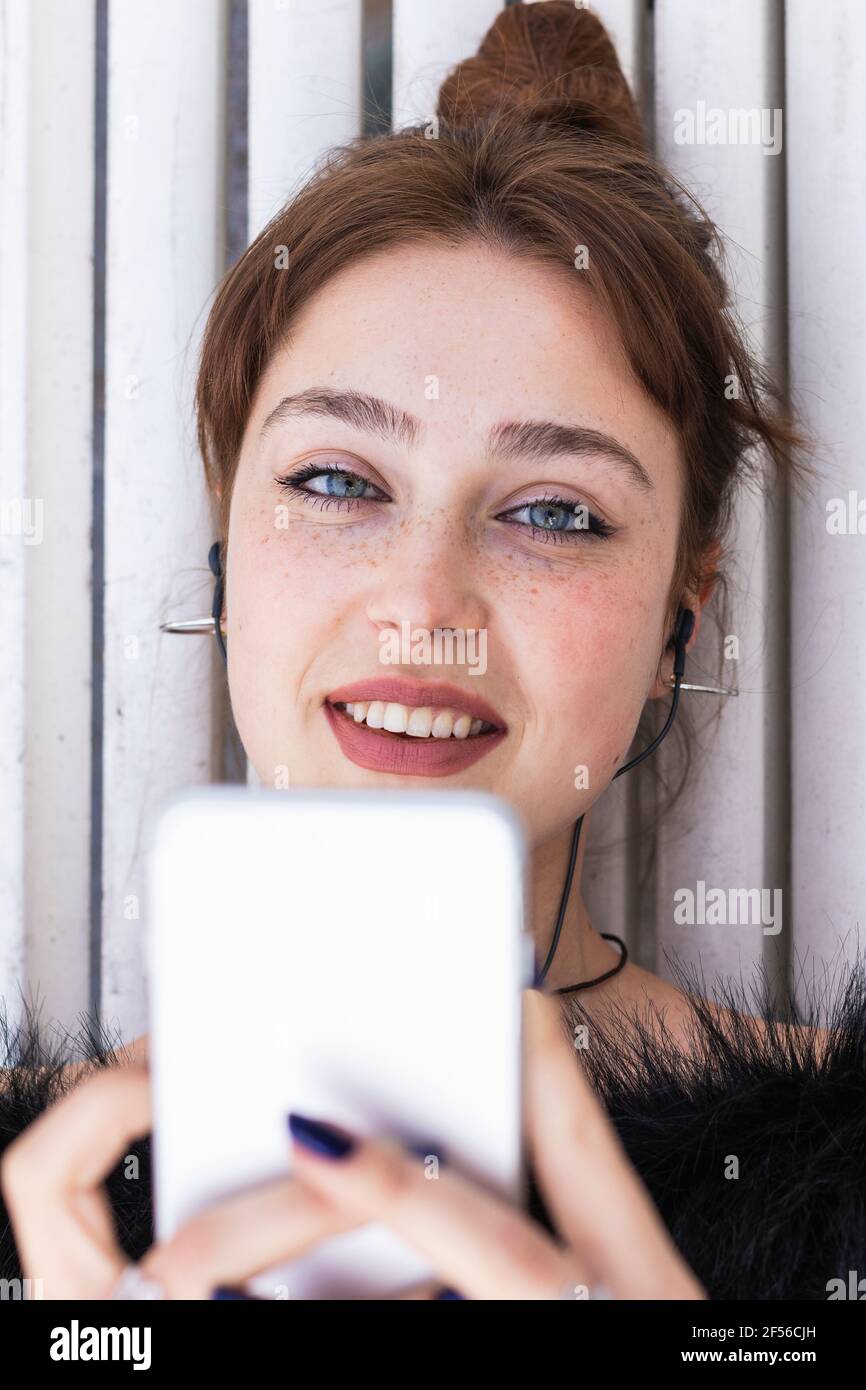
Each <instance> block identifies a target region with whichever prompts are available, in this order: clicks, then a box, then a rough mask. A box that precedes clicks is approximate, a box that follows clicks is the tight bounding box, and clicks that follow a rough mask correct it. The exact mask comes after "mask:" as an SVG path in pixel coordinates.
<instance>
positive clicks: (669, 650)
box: [647, 541, 722, 700]
mask: <svg viewBox="0 0 866 1390" xmlns="http://www.w3.org/2000/svg"><path fill="white" fill-rule="evenodd" d="M721 548H722V547H721V544H720V543H719V542H718V541H714V542H713V544H712V545H711V546H709V547H708V549H707V550H706V552H705V556H704V563H703V565H702V575H703V576H704V577H703V579H702V582H701V583H700V585H699V586H698V587H697V588H696V589H689V590H687V591H686V593H685V594H684V595H683V597H682V599H681V600H680V607H682V608H691V610H692V612H693V613H694V615H695V625H694V627H693V628H692V635H691V637H690V638H689V640H688V642H687V643H686V656H687V657H688V653H689V652H690V651H691V650H692V649H693V647H694V645H695V643H696V642H697V640H698V634H699V633H700V630H701V618H702V616H703V610H704V608H706V606H707V604H708V603H709V601H710V599H711V598H712V596H713V591H714V590H715V587H716V568H717V565H718V561H719V555H720V553H721ZM669 636H670V633H666V634H665V637H666V638H667V637H669ZM673 669H674V649H673V647H666V648H665V650H664V651H663V652H662V654H661V659H660V661H659V669H658V673H657V675H656V679H655V680H654V682H653V685H652V688H651V690H650V692H649V694H648V696H647V699H649V700H659V699H661V698H662V697H663V696H665V695H670V693H671V690H672V689H673V687H672V686H671V685H670V684H669V681H670V677H671V676H672V675H673ZM685 679H686V680H688V662H687V664H686V676H685Z"/></svg>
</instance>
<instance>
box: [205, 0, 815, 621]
mask: <svg viewBox="0 0 866 1390" xmlns="http://www.w3.org/2000/svg"><path fill="white" fill-rule="evenodd" d="M437 127H438V128H437ZM431 136H432V138H431ZM469 240H478V241H480V242H482V243H485V244H487V245H489V246H490V247H491V248H493V249H496V250H501V251H503V252H506V253H508V254H510V255H513V256H519V257H524V258H526V259H527V260H530V261H532V262H534V263H540V264H546V265H549V266H551V267H552V268H555V269H556V270H557V271H558V272H559V273H563V272H568V273H569V274H572V275H575V274H577V275H579V276H580V277H582V278H581V283H583V284H585V285H586V286H587V287H588V288H589V290H590V291H591V292H592V293H593V294H594V295H595V296H597V298H598V301H599V302H600V303H601V305H602V306H603V307H604V308H605V309H606V310H607V311H608V313H609V314H610V316H611V317H612V319H613V321H614V323H615V325H616V327H617V328H618V330H619V334H620V337H621V340H622V344H623V347H624V350H625V353H626V355H627V358H628V360H629V362H630V364H631V368H632V371H633V372H634V375H635V377H636V379H637V381H638V382H639V383H640V384H641V385H642V387H643V388H644V390H645V391H646V392H647V393H648V394H649V396H650V397H651V398H652V399H653V400H654V401H655V402H656V403H657V404H658V405H659V406H660V407H661V409H662V410H663V411H664V412H665V413H666V414H667V416H668V417H669V418H670V420H671V421H672V422H673V424H674V425H675V427H676V429H677V431H678V434H679V438H680V441H681V444H682V450H683V456H684V458H685V461H686V483H685V497H684V505H683V515H682V518H681V525H680V532H679V544H678V550H677V555H676V561H675V565H674V572H673V575H672V579H671V585H670V591H669V596H668V598H669V618H670V627H672V626H673V621H674V619H675V616H676V611H677V608H678V606H679V603H680V601H681V599H682V597H683V594H684V592H685V590H686V588H688V587H694V588H696V589H697V590H698V591H699V592H706V589H707V586H708V585H709V583H710V582H711V581H712V580H716V581H718V583H719V584H720V586H721V588H722V589H723V590H724V587H725V580H724V574H723V571H722V566H721V563H720V562H719V557H720V556H721V554H722V551H723V547H724V542H725V539H726V537H727V534H728V531H729V528H730V524H731V521H732V517H733V503H734V498H735V486H736V485H737V484H739V483H740V482H742V481H744V480H745V479H746V478H747V477H753V478H757V477H758V476H759V475H760V473H761V471H762V468H763V466H764V461H765V460H766V459H769V461H770V462H771V463H772V464H773V465H774V468H775V470H776V472H777V475H780V476H781V477H782V478H783V479H784V480H789V479H790V480H792V481H793V482H794V483H795V485H796V484H797V483H798V482H799V481H800V480H801V479H802V478H804V477H805V476H806V473H807V470H806V469H804V468H803V466H802V464H801V463H800V461H799V459H798V452H799V450H800V448H801V446H802V445H803V443H804V442H805V441H804V439H803V437H802V436H801V435H800V434H799V432H798V431H797V429H796V427H795V426H794V424H793V423H792V422H791V420H790V419H789V418H788V417H787V416H786V415H785V414H784V413H783V412H782V411H781V410H780V409H779V408H778V406H777V404H776V403H775V402H774V392H773V389H772V385H771V382H770V380H769V378H768V376H767V375H766V373H765V370H764V369H763V367H762V366H761V365H760V364H759V363H757V362H756V361H755V360H754V359H753V357H752V354H751V351H750V349H749V346H748V344H747V342H746V338H745V335H744V333H743V331H742V329H741V327H740V326H739V325H738V323H737V321H736V318H735V316H734V314H733V311H732V309H731V306H730V303H729V297H728V292H727V288H726V284H725V278H724V275H723V273H722V269H721V266H722V263H723V249H722V246H721V240H720V237H719V235H718V233H717V231H716V228H715V227H714V226H713V224H712V223H711V221H710V220H709V218H708V217H707V215H706V214H705V213H704V211H703V209H702V208H701V207H700V205H699V204H698V203H697V202H696V201H695V200H694V199H693V198H692V197H691V195H690V194H689V193H688V192H687V190H686V189H684V188H683V187H682V186H681V185H680V184H679V183H678V182H677V181H676V180H675V179H673V178H672V176H671V175H670V174H668V173H667V172H666V171H665V170H664V169H663V168H662V167H661V166H660V165H659V164H658V163H657V161H656V160H655V158H654V157H653V155H652V154H651V153H650V152H649V150H648V149H647V147H646V144H645V140H644V134H643V127H642V122H641V118H640V115H639V113H638V110H637V108H636V106H635V103H634V100H633V98H632V96H631V93H630V91H629V88H628V84H627V83H626V81H625V78H624V76H623V73H622V70H621V68H620V66H619V63H618V61H617V58H616V54H615V51H614V48H613V45H612V44H611V41H610V39H609V37H608V35H607V32H606V30H605V29H604V27H603V25H602V24H601V23H600V21H599V20H598V19H597V18H596V17H595V16H594V15H593V14H591V13H590V12H589V11H587V10H584V9H582V8H578V7H575V6H574V5H573V4H572V3H570V0H545V3H537V4H532V5H523V4H514V5H510V6H508V7H507V8H506V9H503V10H502V11H501V12H500V14H499V15H498V16H497V18H496V20H495V22H494V23H493V25H492V26H491V28H490V30H489V31H488V33H487V34H486V36H485V38H484V39H483V41H482V43H481V46H480V48H479V50H478V53H477V55H476V56H475V57H472V58H470V59H468V60H467V61H465V62H462V63H460V64H458V66H457V67H456V68H455V69H454V71H453V72H452V73H451V74H450V75H449V76H448V77H447V78H446V80H445V82H444V83H443V84H442V87H441V90H440V93H439V99H438V105H437V112H436V123H433V122H430V123H428V125H417V126H414V127H410V128H408V129H402V130H398V131H395V132H392V133H389V134H384V135H380V136H376V137H373V138H367V139H364V138H358V139H356V140H354V141H352V142H350V143H349V144H347V145H343V146H339V147H337V148H335V149H333V150H332V151H330V152H329V153H328V154H327V155H326V157H325V159H324V161H323V163H322V164H321V165H320V166H319V167H318V168H317V170H316V171H315V173H314V174H313V175H312V177H311V178H310V180H309V181H308V182H307V184H306V185H305V186H304V187H303V188H302V189H301V191H300V192H299V193H297V195H295V196H294V197H292V198H291V200H290V201H289V202H288V203H286V205H285V206H284V207H283V208H282V209H281V210H280V211H279V212H278V213H277V214H276V215H275V216H274V217H273V218H272V219H271V221H270V222H269V223H268V224H267V226H266V227H265V228H264V229H263V230H262V231H261V232H260V233H259V235H258V236H257V237H256V239H255V241H254V242H253V243H252V244H251V245H250V247H249V248H248V249H247V251H246V252H245V253H244V255H243V256H242V257H241V258H240V260H238V262H237V263H236V264H235V265H234V266H233V267H232V269H231V270H230V271H229V272H228V274H227V275H226V277H225V279H224V280H223V282H222V284H221V286H220V288H219V291H218V293H217V295H216V299H215V302H214V304H213V307H212V310H211V313H210V316H209V319H208V322H207V326H206V329H205V334H204V339H203V346H202V356H201V365H200V371H199V376H198V383H197V390H196V408H197V416H198V439H199V446H200V449H201V453H202V457H203V459H204V463H205V469H206V474H207V479H208V482H209V484H210V486H211V487H214V486H215V485H217V484H219V485H221V487H222V497H221V504H220V517H219V520H220V536H221V539H222V540H223V541H224V539H225V536H226V535H227V530H228V515H229V507H230V505H231V492H232V483H233V479H234V473H235V469H236V467H237V462H238V455H239V451H240V445H241V440H242V437H243V433H244V429H245V426H246V423H247V419H248V415H249V410H250V406H251V403H252V399H253V395H254V392H255V389H256V385H257V383H258V381H259V379H260V377H261V374H262V372H263V371H264V369H265V367H266V365H267V364H268V362H269V360H270V358H271V356H272V354H273V353H274V352H275V351H276V350H277V349H278V348H279V347H281V346H282V345H283V344H284V343H285V342H286V341H287V339H288V338H289V335H290V330H291V325H292V321H293V319H294V316H295V315H296V314H297V312H298V310H299V309H300V307H301V306H302V305H303V304H305V303H306V302H307V301H308V300H309V298H310V296H311V295H314V294H315V293H316V291H317V290H318V289H320V288H321V287H322V286H323V285H324V284H325V283H326V282H327V281H328V279H329V278H330V277H331V276H333V275H334V274H336V273H337V272H338V271H339V270H341V269H342V268H343V267H345V266H348V265H350V264H353V263H356V262H358V261H359V260H360V259H361V258H362V257H364V256H367V255H371V254H376V253H379V252H381V251H383V250H384V249H386V248H388V247H392V246H399V245H401V244H406V243H409V242H430V241H435V242H438V243H440V244H442V243H444V244H448V245H458V244H460V243H462V242H466V241H469ZM578 245H583V246H586V247H587V248H588V265H587V267H586V268H585V269H581V270H579V271H578V270H576V269H575V248H576V246H578ZM280 248H286V249H287V252H288V269H281V268H277V266H279V265H281V264H282V262H281V261H280V259H279V251H280ZM275 262H276V264H275ZM732 384H733V385H732ZM726 387H728V388H729V389H728V390H726ZM755 445H758V446H762V449H761V450H760V453H761V454H762V455H763V459H762V458H759V453H758V452H757V451H755V450H754V448H752V447H751V446H755ZM669 630H670V629H669Z"/></svg>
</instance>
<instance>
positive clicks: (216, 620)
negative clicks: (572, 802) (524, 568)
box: [208, 541, 695, 994]
mask: <svg viewBox="0 0 866 1390" xmlns="http://www.w3.org/2000/svg"><path fill="white" fill-rule="evenodd" d="M208 565H209V566H210V569H211V573H212V574H213V575H215V577H216V584H215V585H214V596H213V608H212V610H211V614H212V617H213V624H214V633H215V635H216V639H217V642H218V644H219V649H220V651H221V653H222V657H223V661H224V662H225V663H226V665H228V654H227V652H226V645H225V641H224V639H223V634H222V626H221V622H222V611H223V584H224V580H223V572H222V565H221V563H220V547H219V541H214V543H213V545H212V546H211V548H210V551H209V552H208ZM694 626H695V615H694V612H693V611H692V609H691V608H680V609H679V611H678V613H677V621H676V626H675V627H674V631H673V635H672V636H671V638H670V640H669V641H668V644H667V645H668V648H670V647H673V648H674V669H673V679H674V687H673V690H674V696H673V700H672V701H671V707H670V710H669V711H668V717H667V719H666V720H665V722H664V725H663V726H662V729H661V732H660V733H658V734H656V736H655V738H654V739H653V741H652V743H650V744H649V745H648V747H646V748H644V750H643V752H641V753H638V754H637V755H636V756H635V757H634V758H631V759H630V761H629V762H627V763H626V764H625V766H624V767H621V768H620V769H619V771H618V772H615V773H614V775H613V777H612V778H611V781H616V779H617V777H621V776H622V775H623V773H624V772H629V771H630V770H631V768H633V767H636V766H637V764H638V763H640V762H643V760H644V758H648V757H649V755H650V753H652V752H654V750H655V749H656V748H658V746H659V744H660V743H661V741H662V739H663V738H664V736H665V734H666V733H667V732H668V730H669V729H670V727H671V725H672V724H673V722H674V716H675V715H676V712H677V705H678V704H679V698H680V683H681V681H682V678H683V676H684V674H685V669H686V647H687V646H688V643H689V638H690V637H691V635H692V632H693V631H694ZM582 825H583V816H579V817H578V819H577V821H576V822H575V826H574V831H573V833H572V837H571V851H570V853H569V857H568V868H567V869H566V873H565V882H564V883H563V886H562V895H561V897H560V901H559V912H558V913H557V918H556V926H555V928H554V931H553V940H552V941H551V943H550V948H549V950H548V952H547V959H546V960H545V962H544V965H543V966H542V968H541V970H540V971H539V970H536V974H535V979H534V981H533V987H534V988H535V989H538V987H539V986H540V985H542V984H543V983H544V981H545V979H546V978H547V974H548V971H549V970H550V967H551V965H552V964H553V958H554V956H555V954H556V948H557V946H558V945H559V938H560V935H561V934H562V924H563V922H564V921H565V911H566V908H567V907H568V899H569V896H570V894H571V883H572V879H573V878H574V866H575V864H576V863H577V850H578V846H579V844H580V831H581V827H582ZM601 935H602V936H606V937H607V938H608V940H614V941H619V944H620V946H621V948H622V953H621V956H620V959H619V960H618V961H617V963H616V965H615V966H613V968H612V969H610V970H608V971H606V972H605V973H604V974H603V975H599V976H597V977H596V978H595V979H594V980H581V981H579V982H578V983H577V984H576V985H563V986H562V987H561V988H559V989H556V990H554V991H553V993H554V994H572V993H573V992H574V991H575V990H578V989H587V988H588V987H589V986H590V985H597V984H600V983H601V981H602V980H608V979H610V978H611V976H612V975H616V974H618V973H619V971H620V970H622V968H623V966H624V965H625V963H626V961H627V960H628V951H627V949H626V945H625V942H624V941H622V940H620V938H619V937H615V936H611V934H610V933H607V932H602V933H601Z"/></svg>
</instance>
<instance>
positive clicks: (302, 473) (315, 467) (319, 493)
mask: <svg viewBox="0 0 866 1390" xmlns="http://www.w3.org/2000/svg"><path fill="white" fill-rule="evenodd" d="M314 481H315V482H321V483H323V484H324V486H323V487H321V488H312V487H307V486H306V484H308V483H312V482H314ZM274 482H276V483H279V485H280V487H282V488H285V489H286V491H287V492H292V493H294V494H295V496H296V497H301V498H303V500H304V501H305V502H311V503H312V504H313V506H314V507H325V506H328V505H329V504H330V503H333V502H338V503H339V502H345V504H346V506H347V507H350V506H351V505H352V503H353V502H355V501H358V502H370V501H387V498H386V497H385V494H384V493H383V492H381V491H380V489H379V488H377V487H376V486H375V485H374V484H373V483H370V482H368V481H367V479H366V478H362V477H361V476H360V474H358V473H352V472H350V470H349V469H348V468H341V467H340V466H339V465H338V464H334V463H328V464H322V463H315V462H312V461H311V462H310V463H305V464H304V465H303V467H301V468H298V469H296V471H295V472H294V473H290V474H288V475H287V476H286V477H284V478H275V479H274ZM365 488H371V489H372V491H373V493H375V494H376V495H375V496H374V497H370V496H368V495H367V494H366V493H365V492H364V489H365Z"/></svg>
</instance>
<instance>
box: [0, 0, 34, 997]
mask: <svg viewBox="0 0 866 1390" xmlns="http://www.w3.org/2000/svg"><path fill="white" fill-rule="evenodd" d="M29 45H30V8H29V6H28V5H27V4H26V0H0V505H2V512H0V727H2V730H3V735H2V738H0V831H2V833H0V903H2V913H3V916H2V930H0V1002H2V1003H4V1004H5V1006H6V1007H7V1008H8V1011H9V1018H10V1022H11V1023H13V1024H14V1023H15V1022H16V1021H17V1019H18V1018H19V1016H20V1007H19V1006H20V996H19V987H20V986H21V984H22V982H23V981H24V973H25V931H24V892H23V882H24V775H25V766H24V706H25V688H24V632H25V627H26V614H25V606H24V592H25V580H24V574H25V566H26V564H27V559H28V557H27V550H28V549H32V548H33V547H32V546H30V545H27V544H25V532H27V533H29V535H30V536H31V537H32V538H34V539H35V537H36V536H37V535H38V530H35V529H32V527H33V522H34V521H35V520H36V519H37V515H38V514H37V512H36V509H35V508H32V509H31V511H30V513H29V515H28V511H27V505H26V504H27V497H28V492H27V489H28V476H27V354H26V352H25V351H22V344H25V343H26V342H27V236H28V230H29V229H28V221H29V208H28V200H27V148H28V140H29V95H30V93H29V88H30V64H29Z"/></svg>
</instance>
